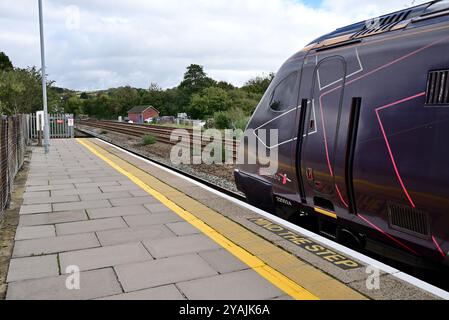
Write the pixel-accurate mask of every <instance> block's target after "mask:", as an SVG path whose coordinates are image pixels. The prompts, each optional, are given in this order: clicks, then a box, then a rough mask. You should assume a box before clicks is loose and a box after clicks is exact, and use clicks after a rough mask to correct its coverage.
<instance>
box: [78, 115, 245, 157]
mask: <svg viewBox="0 0 449 320" xmlns="http://www.w3.org/2000/svg"><path fill="white" fill-rule="evenodd" d="M77 123H78V124H80V125H85V126H89V127H93V128H99V129H104V130H109V131H112V132H117V133H121V134H125V135H129V136H132V137H137V138H141V137H143V136H145V135H147V134H150V135H152V136H154V137H155V139H156V141H157V142H160V143H165V144H170V145H177V144H179V143H181V145H183V143H182V141H185V139H188V141H190V144H189V145H188V146H187V145H185V146H187V147H192V142H198V141H199V140H198V139H201V138H198V137H197V136H196V135H195V133H194V130H193V129H188V128H187V129H182V131H178V132H177V133H176V136H177V137H178V140H177V141H176V140H175V141H174V140H172V133H173V130H175V129H177V128H169V127H164V126H157V125H151V126H150V125H144V124H131V123H123V122H117V121H105V120H103V121H96V120H82V121H79V122H77ZM185 132H187V134H185ZM179 138H181V140H179ZM200 142H201V150H204V148H205V147H206V146H208V144H209V143H210V142H207V141H204V140H201V141H200ZM238 144H239V143H238V142H237V141H236V140H227V139H225V140H224V141H223V147H224V148H225V149H226V150H229V151H231V150H232V152H233V159H234V160H236V159H237V150H238Z"/></svg>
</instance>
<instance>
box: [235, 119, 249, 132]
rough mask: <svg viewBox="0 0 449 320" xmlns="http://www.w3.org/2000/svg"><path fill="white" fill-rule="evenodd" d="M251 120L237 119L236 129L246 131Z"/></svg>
mask: <svg viewBox="0 0 449 320" xmlns="http://www.w3.org/2000/svg"><path fill="white" fill-rule="evenodd" d="M249 119H250V118H249V117H243V118H240V119H237V120H236V121H235V124H234V127H235V128H234V129H240V130H242V131H245V129H246V126H247V125H248V122H249Z"/></svg>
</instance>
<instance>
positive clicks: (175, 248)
mask: <svg viewBox="0 0 449 320" xmlns="http://www.w3.org/2000/svg"><path fill="white" fill-rule="evenodd" d="M143 244H144V246H145V247H146V248H147V249H148V251H150V253H151V255H152V256H153V257H155V258H157V259H159V258H165V257H170V256H178V255H185V254H187V253H194V252H201V251H207V250H214V249H219V248H220V246H219V245H218V244H217V243H215V242H214V241H212V240H211V239H209V238H208V237H207V236H205V235H202V234H195V235H191V236H184V237H176V238H164V239H154V240H145V241H143Z"/></svg>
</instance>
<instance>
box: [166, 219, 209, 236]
mask: <svg viewBox="0 0 449 320" xmlns="http://www.w3.org/2000/svg"><path fill="white" fill-rule="evenodd" d="M166 226H167V228H169V229H170V230H171V231H172V232H174V233H175V234H176V235H178V236H189V235H192V234H199V233H201V231H199V230H198V229H197V228H195V227H194V226H192V225H191V224H190V223H188V222H174V223H167V224H166Z"/></svg>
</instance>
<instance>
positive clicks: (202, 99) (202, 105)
mask: <svg viewBox="0 0 449 320" xmlns="http://www.w3.org/2000/svg"><path fill="white" fill-rule="evenodd" d="M230 108H231V99H230V98H229V96H228V93H227V92H226V91H225V90H223V89H221V88H216V87H209V88H206V89H204V90H203V91H202V92H201V94H194V95H193V96H192V99H191V101H190V104H189V108H188V111H189V115H190V116H191V117H192V118H197V119H204V118H205V117H206V116H211V115H213V114H214V113H215V112H219V111H226V110H228V109H230Z"/></svg>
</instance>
